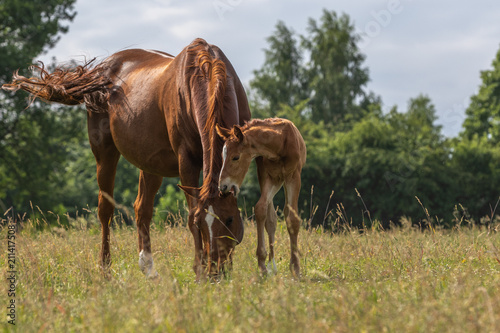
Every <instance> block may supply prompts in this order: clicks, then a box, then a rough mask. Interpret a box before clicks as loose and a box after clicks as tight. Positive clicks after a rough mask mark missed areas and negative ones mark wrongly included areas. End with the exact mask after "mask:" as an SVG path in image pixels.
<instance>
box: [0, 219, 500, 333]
mask: <svg viewBox="0 0 500 333" xmlns="http://www.w3.org/2000/svg"><path fill="white" fill-rule="evenodd" d="M37 223H40V221H30V220H28V221H25V222H23V226H24V229H23V230H22V231H19V232H18V233H17V237H16V251H17V253H16V259H17V261H16V269H17V271H18V277H17V288H16V304H17V309H16V310H17V320H16V326H15V327H13V326H12V325H9V324H8V323H7V320H6V319H5V320H3V321H2V323H1V324H2V328H3V330H4V331H18V332H258V331H260V332H500V291H499V286H500V261H499V258H500V252H499V249H500V235H499V234H498V233H495V232H488V230H486V229H484V230H483V229H477V228H457V229H456V230H454V231H446V230H432V231H425V232H421V231H417V230H414V229H412V228H405V229H397V230H393V231H385V232H381V231H367V232H364V233H359V232H357V231H352V230H349V229H347V230H345V231H344V232H339V233H336V234H332V233H329V232H326V231H324V230H322V229H311V230H301V233H300V236H299V244H300V248H301V254H302V255H301V264H302V272H303V277H302V278H301V279H300V280H298V281H297V280H294V279H292V277H291V274H290V273H289V271H288V260H289V244H288V235H287V232H286V227H285V226H284V223H283V222H279V225H278V230H277V240H276V242H277V244H276V249H277V250H276V251H277V257H276V259H277V266H278V273H277V274H276V275H273V276H269V277H267V278H261V277H260V276H259V274H258V270H257V262H256V258H255V249H256V229H255V227H254V225H253V223H252V222H248V221H247V226H246V233H245V238H244V241H243V243H242V244H241V245H239V246H238V247H237V248H236V253H235V258H234V270H233V272H232V276H231V277H230V278H229V279H226V280H223V281H222V282H220V283H218V284H210V283H195V281H194V273H193V272H192V269H191V266H192V261H193V251H194V250H193V245H192V238H191V234H190V233H189V231H188V229H187V228H186V227H183V226H180V225H179V226H175V227H170V226H161V225H155V226H153V229H152V242H153V249H154V250H153V251H154V253H153V255H154V260H155V265H156V268H157V270H158V271H159V273H160V275H161V279H160V280H158V281H151V280H147V279H146V278H145V277H144V276H143V275H142V273H141V272H140V270H139V268H138V253H137V237H136V232H135V229H133V228H127V227H121V228H116V229H114V230H113V232H112V237H111V251H112V259H113V264H112V274H111V275H112V277H111V279H110V280H107V279H105V278H104V277H103V275H102V274H101V271H100V269H99V267H98V262H99V261H98V255H99V249H100V230H99V226H98V224H97V223H96V221H95V219H94V220H92V219H91V220H84V219H79V220H77V221H74V222H73V226H72V227H71V228H62V227H45V228H43V229H44V230H42V231H39V230H37V229H39V228H38V226H37ZM6 234H7V230H6V228H3V230H2V231H1V239H3V240H4V242H5V244H6ZM4 248H6V246H5V247H4ZM6 258H7V257H6V255H5V251H2V256H1V267H2V269H3V270H5V271H6V270H7V269H6V267H7V263H6ZM7 302H8V297H7V284H6V283H0V304H1V305H2V308H4V309H5V306H4V305H5V304H7ZM2 317H4V316H2Z"/></svg>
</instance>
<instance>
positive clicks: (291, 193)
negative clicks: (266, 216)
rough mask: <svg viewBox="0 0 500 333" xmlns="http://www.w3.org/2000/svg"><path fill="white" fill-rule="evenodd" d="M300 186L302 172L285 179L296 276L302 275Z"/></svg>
mask: <svg viewBox="0 0 500 333" xmlns="http://www.w3.org/2000/svg"><path fill="white" fill-rule="evenodd" d="M300 186H301V180H300V172H295V173H294V174H293V175H292V176H291V177H290V178H289V179H287V180H285V199H286V203H285V219H286V226H287V229H288V235H289V236H290V252H291V258H290V271H291V272H292V274H293V275H294V276H296V277H300V263H299V245H298V236H299V230H300V217H299V210H298V201H299V192H300Z"/></svg>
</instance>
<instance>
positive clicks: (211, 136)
mask: <svg viewBox="0 0 500 333" xmlns="http://www.w3.org/2000/svg"><path fill="white" fill-rule="evenodd" d="M191 45H193V46H192V47H190V48H189V49H188V54H190V55H192V56H194V67H195V68H197V69H199V70H200V71H201V74H202V76H203V77H204V79H205V80H206V82H207V91H206V92H207V105H206V107H207V109H208V113H207V114H206V115H202V119H203V120H204V121H205V124H204V126H203V128H201V130H202V131H203V134H204V135H201V137H202V140H207V139H208V142H205V145H204V146H205V147H208V149H209V150H210V163H209V170H208V173H207V174H206V175H204V177H203V185H202V187H201V192H200V195H201V199H202V200H203V199H208V198H212V197H215V196H216V195H218V193H219V190H218V179H219V173H220V170H221V168H222V156H221V152H222V146H223V144H224V142H223V140H222V139H221V138H220V137H219V136H218V135H217V132H216V129H215V125H216V124H219V125H225V124H224V120H223V119H224V118H223V112H224V97H225V94H226V86H227V74H226V65H225V63H224V61H222V60H221V59H217V58H216V57H215V55H214V54H213V51H212V50H211V47H210V45H209V44H207V42H206V41H205V40H203V39H201V38H198V39H196V40H194V41H193V43H192V44H191ZM200 134H201V133H200ZM207 144H208V145H207Z"/></svg>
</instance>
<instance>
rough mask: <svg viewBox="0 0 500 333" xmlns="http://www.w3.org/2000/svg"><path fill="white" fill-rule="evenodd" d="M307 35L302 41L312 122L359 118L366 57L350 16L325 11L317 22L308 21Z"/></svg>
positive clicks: (367, 79) (364, 81)
mask: <svg viewBox="0 0 500 333" xmlns="http://www.w3.org/2000/svg"><path fill="white" fill-rule="evenodd" d="M308 32H309V36H307V37H303V38H302V42H303V45H304V46H305V49H306V50H307V51H308V53H309V54H310V61H309V63H308V68H307V81H308V82H309V94H310V98H311V102H310V103H311V110H312V119H313V121H316V122H317V121H320V120H323V121H324V122H325V123H329V122H333V123H336V122H338V121H343V120H346V118H347V117H354V118H357V119H359V118H360V115H361V113H362V111H361V108H360V107H359V105H358V104H357V102H358V101H359V100H360V99H363V98H364V97H365V95H366V93H365V91H364V87H365V86H366V84H367V83H368V81H369V74H368V69H367V68H364V67H362V65H363V62H364V60H365V56H364V55H363V54H362V53H361V52H360V51H359V49H358V46H357V42H358V41H359V36H358V35H357V34H356V33H355V32H354V25H353V24H352V23H351V21H350V18H349V16H348V15H347V14H343V15H341V16H340V17H339V16H338V15H337V14H336V13H335V12H333V11H332V12H329V11H327V10H324V11H323V16H322V17H321V20H320V22H316V21H315V20H314V19H310V20H309V27H308Z"/></svg>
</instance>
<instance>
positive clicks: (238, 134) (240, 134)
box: [233, 125, 243, 142]
mask: <svg viewBox="0 0 500 333" xmlns="http://www.w3.org/2000/svg"><path fill="white" fill-rule="evenodd" d="M233 134H234V135H235V136H236V137H237V138H238V141H239V142H243V132H242V131H241V127H239V126H238V125H234V126H233Z"/></svg>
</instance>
